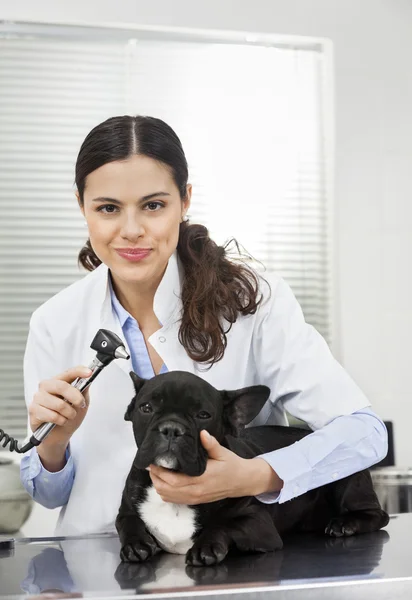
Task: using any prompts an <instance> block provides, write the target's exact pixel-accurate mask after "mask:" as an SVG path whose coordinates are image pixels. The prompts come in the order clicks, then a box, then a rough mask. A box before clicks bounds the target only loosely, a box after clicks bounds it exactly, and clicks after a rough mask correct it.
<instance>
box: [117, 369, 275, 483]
mask: <svg viewBox="0 0 412 600" xmlns="http://www.w3.org/2000/svg"><path fill="white" fill-rule="evenodd" d="M130 376H131V378H132V380H133V383H134V387H135V391H136V395H135V396H134V398H133V400H132V401H131V403H130V405H129V407H128V409H127V411H126V414H125V419H126V421H132V423H133V432H134V437H135V440H136V444H137V447H138V452H137V455H136V461H135V465H136V466H137V467H138V468H140V469H144V468H146V467H148V466H149V465H150V464H155V465H160V466H163V467H166V468H169V469H173V470H175V471H181V472H182V473H186V474H187V475H192V476H196V475H201V474H202V473H203V472H204V471H205V469H206V461H207V453H206V450H205V449H204V448H203V446H202V444H201V442H200V435H199V434H200V431H201V430H202V429H206V430H207V431H208V432H209V433H210V434H211V435H213V436H214V437H215V438H216V439H217V440H218V441H219V442H221V441H222V440H223V438H224V437H225V436H226V435H227V434H230V435H238V434H239V432H240V431H241V430H242V429H243V428H244V426H245V425H247V424H248V423H250V421H251V420H252V419H253V418H254V417H255V416H256V415H257V414H258V413H259V412H260V410H261V408H262V407H263V405H264V404H265V402H266V400H267V399H268V397H269V394H270V390H269V388H268V387H266V386H264V385H254V386H250V387H246V388H243V389H239V390H231V391H227V390H217V389H216V388H214V387H213V386H212V385H210V384H209V383H208V382H207V381H205V380H204V379H201V378H200V377H197V376H196V375H193V374H192V373H187V372H185V371H171V372H169V373H164V374H162V375H157V376H156V377H153V379H141V378H140V377H139V376H138V375H136V374H135V373H133V372H131V373H130Z"/></svg>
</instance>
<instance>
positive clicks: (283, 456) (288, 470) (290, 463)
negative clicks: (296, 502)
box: [256, 442, 312, 504]
mask: <svg viewBox="0 0 412 600" xmlns="http://www.w3.org/2000/svg"><path fill="white" fill-rule="evenodd" d="M257 458H263V460H265V461H266V462H267V463H268V465H269V466H270V467H272V469H273V470H274V471H275V472H276V474H277V475H278V476H279V477H280V479H282V480H283V488H282V489H281V490H280V492H264V493H263V494H258V495H257V496H256V498H257V499H258V500H259V501H260V502H263V503H264V504H273V503H275V502H278V503H279V504H283V502H287V501H288V500H292V499H293V498H296V496H300V495H301V494H304V493H305V492H307V491H308V489H310V482H311V478H312V469H311V466H310V464H309V462H308V460H307V458H306V457H305V455H304V454H302V452H301V450H300V448H299V446H298V445H297V442H295V443H294V444H292V445H291V446H287V447H286V448H281V449H280V450H275V451H274V452H268V453H267V454H260V455H259V457H257Z"/></svg>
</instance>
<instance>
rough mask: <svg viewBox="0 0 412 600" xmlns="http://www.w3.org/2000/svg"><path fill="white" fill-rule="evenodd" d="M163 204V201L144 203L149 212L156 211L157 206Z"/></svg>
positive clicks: (159, 206) (161, 206) (160, 206)
mask: <svg viewBox="0 0 412 600" xmlns="http://www.w3.org/2000/svg"><path fill="white" fill-rule="evenodd" d="M163 206H164V204H163V202H148V203H147V204H145V208H149V212H156V211H157V208H163ZM153 207H154V208H153Z"/></svg>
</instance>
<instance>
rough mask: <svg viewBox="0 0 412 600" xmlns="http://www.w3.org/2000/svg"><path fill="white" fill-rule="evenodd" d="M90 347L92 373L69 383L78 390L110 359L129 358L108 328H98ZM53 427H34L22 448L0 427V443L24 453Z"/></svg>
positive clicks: (120, 342) (84, 388)
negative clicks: (94, 352) (34, 429)
mask: <svg viewBox="0 0 412 600" xmlns="http://www.w3.org/2000/svg"><path fill="white" fill-rule="evenodd" d="M90 348H92V349H93V350H96V352H97V354H96V356H95V358H94V359H93V362H92V363H91V364H90V365H89V369H91V371H92V374H91V375H90V376H89V377H81V378H80V377H78V378H77V379H75V380H74V381H73V382H72V384H71V385H72V386H73V387H75V388H76V389H78V390H80V392H84V391H85V390H86V389H87V388H88V387H89V385H90V384H91V383H92V382H93V381H94V380H95V379H96V377H97V376H98V375H99V373H101V372H102V371H103V369H104V368H105V367H107V365H109V364H110V363H111V362H112V360H114V359H115V358H124V359H126V360H127V359H128V358H130V356H129V354H128V353H127V352H126V349H125V347H124V344H123V341H122V340H121V339H120V338H119V336H117V335H116V334H115V333H113V332H112V331H109V330H108V329H99V331H98V332H97V334H96V335H95V337H94V339H93V341H92V343H91V344H90ZM55 427H56V424H55V423H43V424H42V425H40V427H38V428H37V429H36V431H35V432H34V433H33V434H32V436H31V437H30V438H29V441H28V442H27V443H25V445H24V446H23V447H22V448H19V446H18V443H17V440H15V439H14V438H12V437H10V436H9V435H8V434H7V433H5V432H4V431H3V429H0V443H1V442H2V440H3V448H5V447H6V446H7V444H10V447H9V450H10V452H18V453H20V454H24V453H25V452H28V451H29V450H31V449H32V448H34V446H38V445H39V444H40V443H41V442H42V441H43V440H44V439H45V438H46V437H47V436H48V435H49V433H50V432H51V431H52V430H53V429H54V428H55ZM25 441H26V440H25ZM23 443H24V442H23Z"/></svg>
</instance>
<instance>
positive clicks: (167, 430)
mask: <svg viewBox="0 0 412 600" xmlns="http://www.w3.org/2000/svg"><path fill="white" fill-rule="evenodd" d="M158 429H159V431H160V433H161V434H162V435H164V436H165V437H166V438H168V439H171V438H177V437H180V436H181V435H183V434H184V433H185V428H184V427H183V425H181V424H180V423H177V422H176V421H165V422H164V423H160V425H159V426H158Z"/></svg>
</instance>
